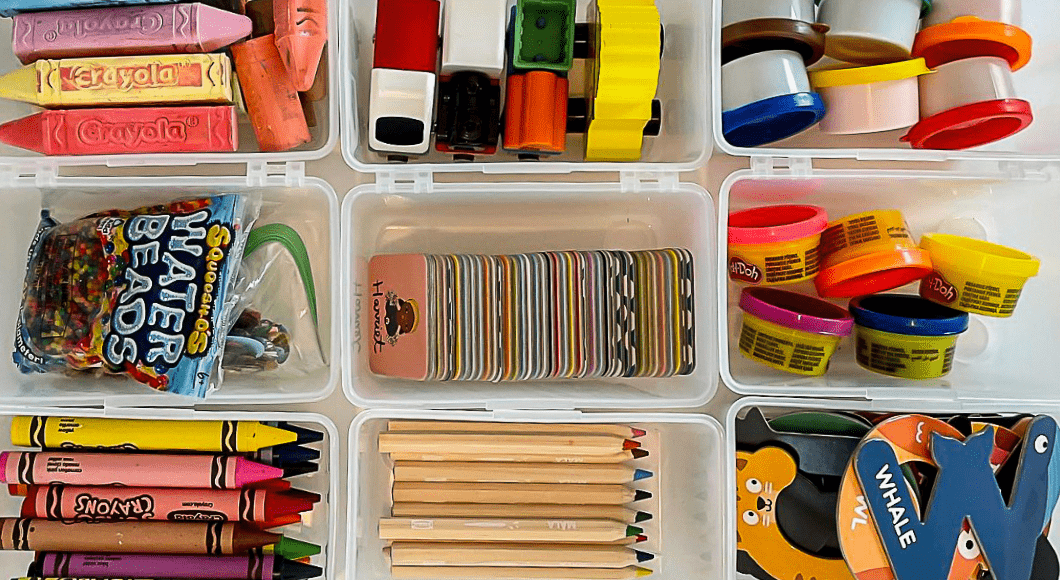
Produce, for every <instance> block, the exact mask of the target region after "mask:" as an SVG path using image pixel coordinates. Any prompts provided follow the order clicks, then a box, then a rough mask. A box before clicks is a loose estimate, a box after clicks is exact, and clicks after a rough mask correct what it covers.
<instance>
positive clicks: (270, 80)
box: [232, 34, 315, 151]
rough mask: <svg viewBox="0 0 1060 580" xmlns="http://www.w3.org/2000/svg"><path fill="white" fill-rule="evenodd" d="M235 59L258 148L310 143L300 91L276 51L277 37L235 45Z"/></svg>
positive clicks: (233, 52) (270, 36)
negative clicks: (299, 95) (299, 96)
mask: <svg viewBox="0 0 1060 580" xmlns="http://www.w3.org/2000/svg"><path fill="white" fill-rule="evenodd" d="M232 58H233V59H234V60H235V64H236V74H237V75H238V76H239V86H240V87H241V88H242V89H243V100H244V101H245V102H246V105H247V114H249V115H250V121H251V123H252V124H253V125H254V135H255V136H256V137H257V138H258V147H259V148H260V149H261V150H262V151H287V150H288V149H294V148H295V147H298V146H299V145H301V144H303V143H308V142H309V140H310V138H311V137H310V135H309V125H308V124H307V123H306V120H305V113H304V112H302V103H301V101H300V100H299V98H298V91H297V90H296V89H295V87H294V83H292V82H291V79H290V77H288V76H287V73H286V69H284V66H283V61H281V60H280V53H279V51H277V50H276V41H275V36H273V35H271V34H269V35H266V36H262V37H259V38H255V39H252V40H248V41H246V42H241V43H239V44H236V45H233V46H232ZM314 72H315V71H314Z"/></svg>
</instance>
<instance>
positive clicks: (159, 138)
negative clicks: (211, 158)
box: [77, 118, 188, 148]
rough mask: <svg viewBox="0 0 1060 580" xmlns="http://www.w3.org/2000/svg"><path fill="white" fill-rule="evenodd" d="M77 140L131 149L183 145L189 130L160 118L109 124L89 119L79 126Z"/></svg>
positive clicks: (89, 143) (181, 124) (178, 122)
mask: <svg viewBox="0 0 1060 580" xmlns="http://www.w3.org/2000/svg"><path fill="white" fill-rule="evenodd" d="M77 138H78V139H79V140H80V141H81V142H82V143H85V144H86V145H105V144H114V145H124V146H127V147H130V148H135V147H138V146H139V145H142V144H146V143H183V142H185V141H187V140H188V128H187V127H186V126H185V125H184V123H181V122H180V121H171V120H169V119H166V118H160V119H157V120H155V121H152V122H149V123H143V122H132V123H107V122H105V121H102V120H100V119H89V120H88V121H85V122H83V123H81V124H79V125H78V126H77Z"/></svg>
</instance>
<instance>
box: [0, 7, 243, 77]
mask: <svg viewBox="0 0 1060 580" xmlns="http://www.w3.org/2000/svg"><path fill="white" fill-rule="evenodd" d="M12 20H13V21H14V22H13V26H14V31H13V34H12V48H13V50H14V52H15V55H16V56H17V57H18V59H19V60H21V61H22V62H23V63H27V64H28V63H30V62H33V61H36V60H38V59H42V58H71V57H85V56H120V55H142V54H173V53H187V52H211V51H214V50H218V49H220V48H223V47H225V46H228V45H229V44H232V43H234V42H236V41H238V40H240V39H242V38H245V37H247V36H249V35H250V19H249V18H247V17H246V16H243V15H242V14H233V13H231V12H226V11H224V10H220V9H218V8H214V7H212V6H207V5H205V4H198V3H196V4H157V5H150V6H148V5H144V6H118V7H110V8H90V9H85V10H57V11H50V12H27V13H23V14H17V15H15V16H14V18H13V19H12Z"/></svg>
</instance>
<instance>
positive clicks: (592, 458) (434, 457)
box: [390, 449, 648, 464]
mask: <svg viewBox="0 0 1060 580" xmlns="http://www.w3.org/2000/svg"><path fill="white" fill-rule="evenodd" d="M647 456H648V452H647V451H646V450H644V449H631V450H629V451H621V452H619V453H611V454H609V455H583V454H572V453H559V454H541V453H534V452H526V453H507V452H505V453H483V452H479V451H468V450H466V449H450V450H448V451H447V452H445V453H424V452H419V451H412V452H403V453H391V454H390V458H391V459H393V460H394V461H486V462H495V463H563V464H571V463H573V464H591V463H625V462H627V461H632V460H634V459H643V458H645V457H647Z"/></svg>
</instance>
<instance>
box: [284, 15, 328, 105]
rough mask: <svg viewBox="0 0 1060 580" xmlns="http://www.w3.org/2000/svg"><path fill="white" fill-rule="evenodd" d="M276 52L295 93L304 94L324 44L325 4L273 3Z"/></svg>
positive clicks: (325, 31) (315, 69)
mask: <svg viewBox="0 0 1060 580" xmlns="http://www.w3.org/2000/svg"><path fill="white" fill-rule="evenodd" d="M272 18H273V20H274V21H275V23H276V31H275V35H276V48H277V49H278V50H279V51H280V59H281V60H283V65H284V67H286V68H287V76H289V77H290V78H291V80H292V81H293V82H294V87H295V89H297V90H299V91H308V90H309V89H310V88H312V86H313V80H314V79H315V78H316V75H317V67H319V66H320V56H321V55H322V54H323V53H324V44H325V43H326V42H327V40H328V2H327V0H273V1H272Z"/></svg>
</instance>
